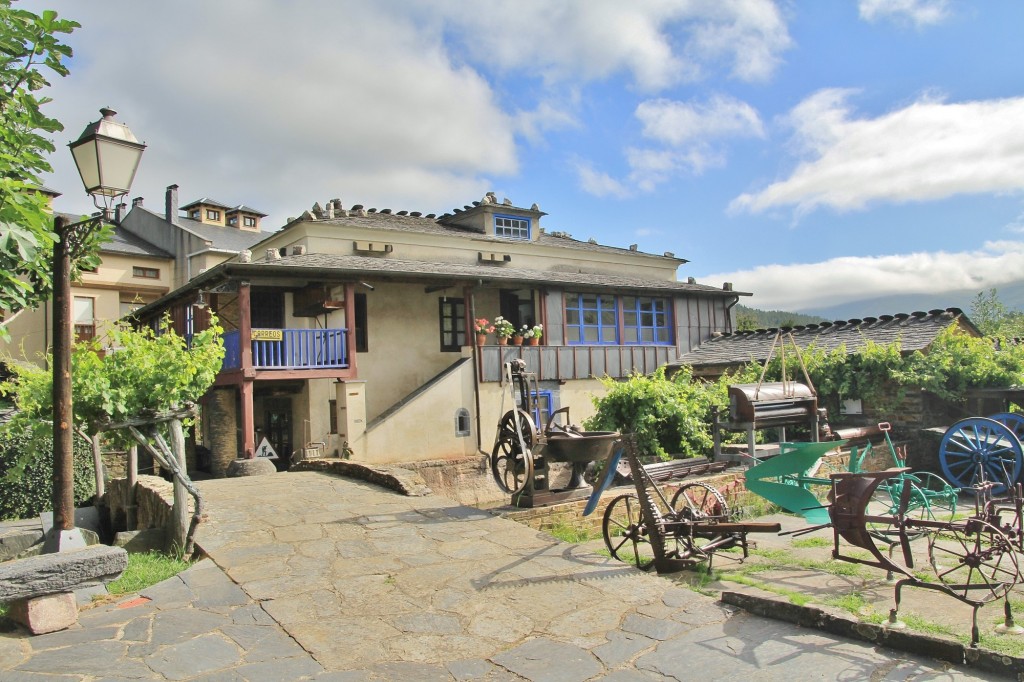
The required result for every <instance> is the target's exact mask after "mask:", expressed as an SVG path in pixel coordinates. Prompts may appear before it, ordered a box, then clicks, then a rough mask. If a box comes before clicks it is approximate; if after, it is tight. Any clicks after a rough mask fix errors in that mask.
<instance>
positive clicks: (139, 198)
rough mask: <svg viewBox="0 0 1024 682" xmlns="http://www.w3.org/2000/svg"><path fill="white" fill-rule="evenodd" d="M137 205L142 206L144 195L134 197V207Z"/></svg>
mask: <svg viewBox="0 0 1024 682" xmlns="http://www.w3.org/2000/svg"><path fill="white" fill-rule="evenodd" d="M136 206H138V207H139V208H142V197H135V198H134V199H132V208H135V207H136Z"/></svg>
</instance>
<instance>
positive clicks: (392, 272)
mask: <svg viewBox="0 0 1024 682" xmlns="http://www.w3.org/2000/svg"><path fill="white" fill-rule="evenodd" d="M220 267H222V266H218V268H214V269H212V270H210V271H209V272H208V273H206V274H207V275H209V276H213V275H214V274H215V273H216V271H217V270H219V269H220ZM223 267H227V268H228V269H229V270H230V271H232V272H235V271H237V272H245V273H247V274H262V275H266V276H272V275H273V274H274V273H275V272H276V271H291V272H293V273H294V274H295V275H296V276H305V277H309V276H315V275H318V276H319V277H321V278H323V277H329V276H330V275H332V274H334V275H335V276H362V275H366V276H378V277H379V276H384V277H387V276H393V277H395V278H397V279H409V278H414V279H424V280H428V279H429V280H469V281H479V280H484V281H488V282H510V283H514V282H522V283H530V284H534V285H536V284H538V283H545V282H550V283H553V284H563V285H574V286H591V287H597V288H615V289H620V290H622V289H626V290H635V291H647V292H665V293H668V292H691V293H703V294H709V295H718V296H730V297H732V296H749V295H750V294H747V293H743V292H739V291H726V290H723V289H720V288H718V287H713V286H707V285H704V284H690V283H687V282H677V281H672V280H660V279H645V278H643V277H640V276H634V275H618V274H607V273H587V272H579V271H578V270H576V269H569V268H567V269H566V270H565V271H555V270H534V269H530V268H516V267H510V266H508V265H490V264H485V263H472V264H471V263H445V262H432V261H413V260H401V259H397V258H390V257H389V258H375V257H371V256H343V255H332V254H324V253H313V254H303V255H299V256H283V257H281V258H280V259H278V260H269V261H268V260H258V261H254V262H252V263H234V262H232V263H226V264H224V266H223ZM332 271H333V272H332ZM197 279H198V278H197ZM195 281H196V280H193V282H195Z"/></svg>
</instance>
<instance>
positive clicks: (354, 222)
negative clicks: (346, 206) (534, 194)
mask: <svg viewBox="0 0 1024 682" xmlns="http://www.w3.org/2000/svg"><path fill="white" fill-rule="evenodd" d="M371 211H372V212H371ZM384 211H387V212H386V213H385V212H384ZM341 213H346V212H341ZM347 213H348V215H340V216H339V215H338V214H337V213H336V214H335V217H334V218H327V217H324V218H319V217H317V218H314V219H313V220H314V222H316V223H317V224H323V225H337V226H339V227H343V226H353V227H361V228H366V229H370V230H382V231H385V232H388V231H394V232H421V233H425V234H437V235H445V236H455V237H462V238H471V239H474V240H480V241H482V242H489V243H491V244H495V245H498V244H501V245H508V244H517V243H522V244H535V245H540V246H553V247H556V248H560V249H566V248H568V249H578V250H581V251H592V252H605V253H616V254H622V253H633V254H639V255H644V256H649V257H652V258H661V259H664V260H671V261H674V262H676V263H679V264H682V263H686V262H688V261H687V260H686V259H685V258H677V257H675V256H663V255H659V254H652V253H645V252H643V251H633V250H631V249H623V248H619V247H615V246H605V245H603V244H598V243H596V242H589V241H580V240H578V239H573V238H572V237H570V236H568V235H566V234H565V233H564V232H557V231H556V232H551V231H545V232H543V233H541V234H540V235H538V238H537V240H536V241H530V242H525V241H523V242H519V241H517V240H511V239H507V238H503V237H495V236H493V235H486V234H484V233H482V232H479V231H476V230H473V229H469V228H466V227H461V226H456V225H448V224H445V223H443V222H441V220H440V219H439V218H436V217H433V215H432V214H431V215H429V216H422V215H417V216H414V215H412V214H411V213H408V214H406V213H407V212H406V211H401V213H403V214H406V215H399V214H398V213H392V212H391V211H390V209H383V210H381V211H377V210H376V209H367V210H366V215H361V213H362V212H361V211H359V210H353V211H348V212H347ZM310 215H313V214H312V213H308V212H307V214H304V219H307V220H309V219H310V218H309V217H308V216H310ZM321 215H324V216H326V215H327V214H326V213H321ZM285 229H287V227H286V228H285Z"/></svg>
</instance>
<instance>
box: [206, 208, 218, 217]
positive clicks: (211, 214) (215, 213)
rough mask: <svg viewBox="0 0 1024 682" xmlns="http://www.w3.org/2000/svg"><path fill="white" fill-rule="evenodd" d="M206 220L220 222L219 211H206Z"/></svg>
mask: <svg viewBox="0 0 1024 682" xmlns="http://www.w3.org/2000/svg"><path fill="white" fill-rule="evenodd" d="M206 219H207V220H220V211H214V210H213V209H212V208H208V209H206Z"/></svg>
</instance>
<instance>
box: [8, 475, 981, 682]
mask: <svg viewBox="0 0 1024 682" xmlns="http://www.w3.org/2000/svg"><path fill="white" fill-rule="evenodd" d="M201 487H202V489H203V491H204V493H205V495H206V500H207V502H208V508H209V515H208V516H209V518H208V520H207V521H206V522H204V523H203V524H202V525H201V526H200V533H199V537H198V542H199V545H200V546H201V547H202V548H203V550H204V551H205V552H206V553H207V554H208V555H209V557H210V560H207V561H204V562H201V563H200V564H198V565H197V566H196V567H194V568H192V569H190V570H189V571H187V572H185V573H183V574H182V575H181V576H179V577H178V578H175V579H172V580H169V581H166V582H164V583H161V584H160V585H158V586H154V587H153V588H150V589H149V590H147V591H145V592H143V596H144V597H149V598H150V599H151V600H152V601H148V602H144V603H137V604H135V605H133V603H134V601H133V600H129V601H127V602H126V603H125V604H122V605H110V606H105V607H100V608H96V609H92V610H90V611H87V612H84V613H83V614H82V618H81V624H80V626H79V627H77V628H75V629H72V630H68V631H64V632H61V633H54V634H52V635H44V636H40V637H35V638H28V637H26V636H24V635H21V634H18V633H10V634H6V635H0V680H5V681H7V680H80V681H83V682H85V681H90V682H91V681H92V680H127V679H139V680H211V681H212V680H306V679H309V680H329V681H332V682H333V681H335V680H337V681H341V680H449V681H451V680H459V681H461V680H533V681H537V682H547V681H551V682H562V681H564V682H572V681H577V680H578V681H583V680H589V679H606V680H613V681H621V682H627V681H630V680H684V679H699V680H714V679H716V678H725V677H729V678H735V677H741V678H743V679H750V680H786V681H787V682H791V681H792V680H795V679H800V680H804V679H819V680H835V679H844V680H855V679H856V680H859V679H872V680H939V679H941V680H971V679H993V677H992V675H991V674H984V673H980V674H979V673H973V672H971V671H970V670H959V669H955V668H951V667H949V666H947V665H945V664H941V663H938V662H936V661H931V660H928V659H925V658H920V657H914V656H910V655H907V654H901V653H898V652H893V651H888V650H883V649H877V648H875V647H873V646H871V645H868V644H863V643H859V642H853V641H848V640H844V639H840V638H836V637H832V636H827V635H823V634H820V633H817V632H815V631H811V630H805V629H800V628H798V627H795V626H792V625H789V624H785V623H781V622H776V621H772V620H767V619H762V618H758V617H756V616H752V615H749V614H746V613H744V612H741V611H736V610H734V609H732V608H730V607H726V606H723V605H721V604H719V603H718V602H717V601H715V600H714V599H712V598H710V597H706V596H703V595H700V594H697V593H695V592H692V591H690V590H687V589H685V588H682V587H680V586H678V585H677V584H675V583H673V582H672V581H670V580H666V579H664V578H660V577H658V576H653V575H647V574H644V573H640V572H638V571H636V570H634V569H632V568H630V567H627V566H624V565H622V564H619V563H618V562H614V561H612V560H610V559H607V558H605V557H602V556H600V555H598V554H595V553H592V552H587V551H585V550H583V549H581V548H579V547H577V546H574V545H568V544H565V543H562V542H559V541H557V540H555V539H553V538H552V537H551V536H549V535H546V534H543V533H538V532H537V531H534V530H532V529H530V528H528V527H526V526H522V525H519V524H516V523H515V522H512V521H508V520H505V519H501V518H498V517H495V516H492V515H491V514H489V513H486V512H482V511H478V510H476V509H472V508H468V507H462V506H459V505H458V504H456V503H454V502H452V501H450V500H448V499H446V498H443V497H440V496H428V497H404V496H401V495H398V494H396V493H392V492H390V491H387V490H384V489H382V488H379V487H377V486H374V485H372V484H368V483H363V482H358V481H352V480H347V479H342V478H339V477H334V476H330V475H327V474H322V473H312V472H310V473H289V474H280V475H273V476H260V477H252V478H237V479H223V480H216V481H206V482H203V483H202V484H201ZM218 567H219V568H218ZM225 574H226V576H227V578H230V580H228V579H227V578H226V577H225ZM121 607H124V608H121Z"/></svg>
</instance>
